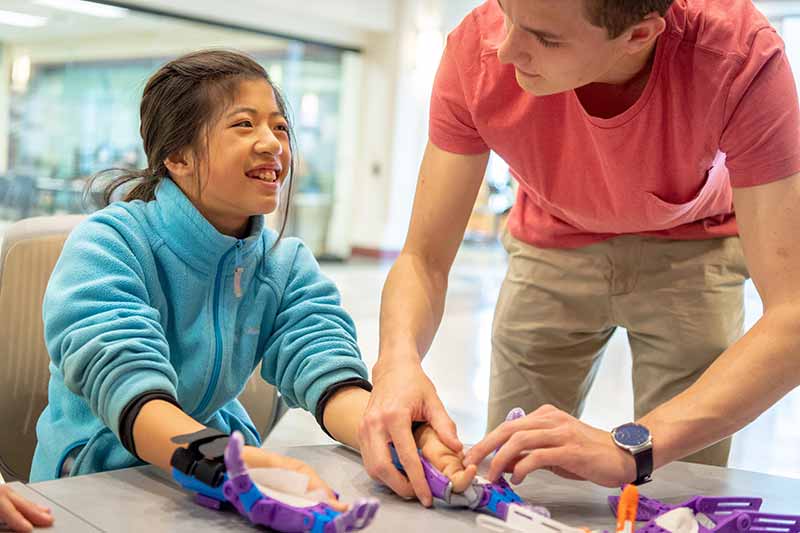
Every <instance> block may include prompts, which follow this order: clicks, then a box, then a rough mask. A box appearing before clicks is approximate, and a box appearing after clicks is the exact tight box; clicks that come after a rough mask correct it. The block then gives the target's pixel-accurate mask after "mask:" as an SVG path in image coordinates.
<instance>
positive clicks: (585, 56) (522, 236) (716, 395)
mask: <svg viewBox="0 0 800 533" xmlns="http://www.w3.org/2000/svg"><path fill="white" fill-rule="evenodd" d="M489 150H494V151H495V152H497V153H498V154H499V155H500V156H502V157H503V159H504V160H505V161H506V162H508V163H509V165H510V167H511V170H512V173H513V175H514V176H515V178H516V179H517V181H518V182H519V190H520V192H519V195H518V198H517V202H516V204H515V206H514V208H513V210H512V213H511V216H510V219H509V223H508V232H507V234H506V235H505V237H504V243H505V246H506V248H507V250H508V252H509V256H510V257H509V267H508V274H507V276H506V280H505V282H504V284H503V287H502V289H501V292H500V297H499V301H498V304H497V309H496V313H495V318H494V327H493V339H492V345H493V353H492V375H491V392H490V398H489V427H490V429H491V428H495V427H496V426H498V425H499V427H496V429H494V430H493V431H491V432H490V433H489V434H488V435H487V436H486V437H485V438H484V440H483V441H482V442H481V443H479V444H478V445H477V446H475V447H474V448H473V449H472V450H471V451H470V452H469V453H468V454H467V456H466V463H475V462H478V461H480V460H481V459H482V458H483V457H485V456H486V455H488V454H489V453H490V452H491V451H492V450H494V448H495V447H496V446H499V445H503V449H502V451H501V452H500V453H499V454H498V455H497V456H496V457H495V458H494V460H493V461H492V466H491V470H490V472H489V475H490V476H492V477H494V476H497V475H499V474H500V473H501V472H503V471H513V473H514V476H513V478H514V480H515V481H519V480H520V479H522V478H523V477H524V476H525V475H526V474H527V473H529V472H531V471H533V470H535V469H538V468H549V469H551V470H553V471H554V472H556V473H559V474H561V475H563V476H566V477H571V478H581V479H588V480H591V481H594V482H596V483H600V484H603V485H607V486H615V485H616V486H618V485H620V484H622V483H627V482H631V481H634V480H637V481H639V482H643V481H645V480H646V479H647V478H648V475H649V473H650V471H651V470H652V469H653V468H654V467H656V468H657V467H658V466H661V465H663V464H665V463H668V462H671V461H674V460H678V459H681V458H684V457H687V456H689V455H690V454H693V453H695V452H698V451H700V450H703V449H704V448H706V449H705V450H704V451H702V452H700V453H699V454H698V455H694V456H692V457H691V459H692V460H696V461H702V462H707V463H711V464H719V465H724V464H725V462H726V461H727V455H728V448H729V440H724V439H726V438H727V437H729V436H730V435H731V434H733V433H734V432H735V431H737V430H738V429H740V428H742V427H743V426H744V425H746V424H747V423H748V422H750V421H751V420H753V419H754V418H755V417H757V416H758V415H759V414H760V413H761V412H763V411H764V410H765V409H766V408H767V407H769V406H770V405H772V404H773V403H774V402H776V401H777V400H778V399H780V398H781V397H782V396H783V395H785V394H786V393H787V392H788V391H790V390H791V389H792V388H794V387H795V386H797V385H798V384H800V362H799V361H800V337H798V336H797V335H796V329H797V324H798V322H800V277H798V276H796V275H795V273H796V272H797V270H798V267H800V242H798V240H797V239H796V236H795V235H794V231H795V228H798V227H800V113H799V112H798V105H797V92H796V88H795V85H794V81H793V77H792V73H791V71H790V68H789V64H788V62H787V59H786V56H785V54H784V50H783V43H782V41H781V40H780V38H779V37H778V35H777V34H776V32H775V30H774V29H773V28H771V27H770V25H769V23H768V22H767V20H766V19H765V18H764V17H763V16H762V15H761V14H760V13H759V12H758V11H756V9H755V7H754V5H753V4H752V2H751V0H675V2H674V3H673V2H672V1H671V0H488V1H487V2H486V3H485V4H483V5H482V6H480V7H478V8H477V9H475V10H474V11H473V12H472V13H470V14H469V15H468V16H467V17H466V18H465V19H464V21H463V22H462V23H461V24H460V25H459V27H458V28H456V30H455V31H454V32H453V33H452V34H451V35H450V38H449V40H448V45H447V48H446V50H445V53H444V57H443V58H442V61H441V64H440V67H439V73H438V75H437V79H436V83H435V87H434V91H433V98H432V104H431V116H430V141H429V144H428V147H427V150H426V153H425V156H424V159H423V161H422V165H421V170H420V177H419V183H418V186H417V193H416V198H415V202H414V210H413V214H412V220H411V224H410V229H409V233H408V237H407V241H406V244H405V247H404V249H403V251H402V253H401V255H400V257H399V258H398V260H397V262H396V263H395V265H394V267H393V268H392V271H391V273H390V275H389V278H388V279H387V282H386V285H385V287H384V291H383V301H382V309H381V346H380V358H379V361H378V363H377V364H376V365H375V368H374V369H373V379H374V385H375V388H374V391H373V394H372V398H371V400H370V406H369V408H368V411H367V415H366V416H365V418H364V421H363V422H362V424H361V428H360V432H361V441H362V450H363V456H364V461H365V466H366V468H367V471H368V472H369V473H370V475H372V476H373V477H375V478H376V479H380V480H382V481H383V482H385V483H386V484H388V485H389V486H390V487H391V488H392V489H394V490H395V491H396V492H398V493H399V494H401V495H405V496H413V495H416V496H417V497H418V498H419V499H420V500H421V501H422V502H423V503H424V504H426V505H428V504H430V502H431V498H430V492H429V491H428V489H427V486H426V483H425V481H424V477H423V475H422V470H421V468H420V466H419V463H418V460H417V459H416V454H415V450H414V448H413V439H412V437H411V431H410V429H409V428H410V427H411V422H412V421H414V420H427V421H429V422H430V423H431V425H432V426H433V427H434V428H435V429H436V431H437V432H438V433H439V435H440V436H441V437H442V439H443V440H444V442H445V443H446V444H447V445H448V446H451V447H452V448H453V449H456V450H458V449H460V447H461V444H460V443H459V441H458V438H457V436H456V431H455V426H454V424H453V422H452V421H451V420H450V418H449V417H448V415H447V414H446V412H445V410H444V408H443V407H442V403H441V401H440V400H439V398H438V397H437V395H436V392H435V389H434V387H433V384H432V383H431V382H430V380H429V379H428V378H427V376H426V375H425V374H424V372H423V371H422V369H421V365H420V360H421V358H422V356H423V355H424V354H425V352H426V351H427V350H428V348H429V346H430V344H431V341H432V339H433V336H434V334H435V332H436V329H437V327H438V324H439V322H440V320H441V317H442V310H443V306H444V297H445V292H446V288H447V276H448V273H449V269H450V266H451V264H452V261H453V258H454V256H455V254H456V251H457V249H458V247H459V244H460V243H461V240H462V236H463V232H464V228H465V226H466V223H467V220H468V217H469V215H470V212H471V209H472V206H473V204H474V201H475V198H476V195H477V192H478V189H479V187H480V184H481V180H482V178H483V175H484V171H485V168H486V162H487V158H488V152H489ZM734 206H735V209H734ZM739 235H741V241H740V238H739ZM745 258H746V260H747V265H745ZM748 267H749V274H748ZM748 275H752V277H753V280H754V281H755V284H756V286H757V288H758V290H759V293H760V294H761V297H762V299H763V301H764V315H763V317H762V318H761V320H759V322H758V323H757V324H756V325H755V326H754V327H753V328H752V329H751V330H750V331H749V332H748V333H747V334H746V335H744V336H743V337H741V335H742V323H743V316H744V313H743V283H744V281H745V279H746V278H747V277H748ZM617 326H623V327H625V328H626V329H627V331H628V336H629V340H630V344H631V349H632V353H633V372H634V375H633V383H634V393H635V402H636V409H635V410H636V418H637V420H638V422H639V424H640V425H638V426H632V427H631V426H626V427H625V428H623V429H625V430H627V431H623V430H620V431H619V432H617V433H616V434H615V435H614V436H613V437H612V435H609V433H608V432H606V431H602V430H599V429H596V428H592V427H590V426H588V425H586V424H583V423H581V422H580V421H579V420H577V419H576V418H575V417H577V416H579V415H580V412H581V409H582V406H583V400H584V398H585V395H586V392H587V391H588V389H589V386H590V385H591V382H592V379H593V377H594V370H595V369H596V364H597V362H598V360H599V357H600V355H601V354H602V352H603V350H604V348H605V346H606V343H607V342H608V339H609V338H610V336H611V334H612V333H613V331H614V329H615V328H616V327H617ZM740 337H741V338H740ZM515 406H521V407H523V408H524V409H525V410H526V411H527V412H529V413H530V414H529V415H528V416H527V417H525V418H523V419H520V420H517V421H514V422H511V423H505V424H501V422H502V421H503V417H504V416H505V414H506V412H507V411H508V410H509V409H510V408H512V407H515ZM388 441H392V442H394V444H395V446H396V447H397V449H398V452H399V456H400V459H401V461H402V463H403V464H404V466H405V469H406V471H407V472H408V473H409V479H410V482H409V481H407V480H406V479H405V478H403V477H402V476H400V475H399V474H398V473H397V472H396V471H395V470H394V469H393V468H391V463H390V460H389V455H388V451H387V449H386V443H387V442H388ZM720 441H721V442H720ZM715 443H718V444H716V445H714V444H715ZM711 445H714V446H711ZM708 446H711V447H710V448H707V447H708ZM523 452H527V453H525V454H524V455H523Z"/></svg>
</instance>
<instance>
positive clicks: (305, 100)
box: [0, 0, 344, 253]
mask: <svg viewBox="0 0 800 533" xmlns="http://www.w3.org/2000/svg"><path fill="white" fill-rule="evenodd" d="M8 3H9V4H10V5H9V6H8V7H6V4H7V3H4V8H3V9H4V10H6V9H9V10H12V11H13V12H15V13H18V14H20V15H24V16H26V17H29V18H28V19H25V18H24V17H23V18H22V19H21V21H20V20H18V21H16V22H17V23H19V24H23V25H22V26H20V25H12V24H9V23H3V22H2V21H3V20H4V19H0V71H2V73H3V76H2V80H3V82H2V83H0V85H2V87H0V226H1V225H5V224H8V223H10V222H12V221H14V220H17V219H20V218H24V217H29V216H36V215H47V214H55V213H72V212H83V211H84V210H85V209H84V206H83V203H82V190H83V187H84V185H85V183H86V180H87V178H88V177H89V176H91V175H92V174H93V173H95V172H98V171H100V170H104V169H107V168H109V167H138V168H143V167H145V166H146V164H147V163H146V158H145V154H144V152H143V150H142V146H141V138H140V137H139V101H140V98H141V93H142V89H143V88H144V85H145V83H146V81H147V79H148V77H149V76H150V75H151V74H152V73H153V72H154V71H155V70H156V69H157V68H158V67H159V66H160V65H161V64H163V63H164V62H166V61H167V60H169V59H171V58H174V57H176V56H178V55H180V54H182V53H185V52H188V51H192V50H197V49H201V48H210V47H225V48H234V49H239V50H244V51H246V52H248V53H250V54H251V55H253V56H254V57H255V58H256V59H257V60H258V61H259V62H260V63H262V64H263V65H264V66H265V67H266V68H267V70H268V72H269V73H270V75H271V76H272V77H273V79H274V81H275V82H276V83H277V84H278V86H279V87H281V89H282V90H283V92H284V94H285V95H286V97H287V100H288V102H289V105H290V108H291V111H292V115H293V117H294V120H295V127H296V133H297V137H298V145H299V158H298V164H297V169H298V173H297V175H296V180H295V199H294V202H295V204H296V205H297V209H292V210H291V211H290V220H289V228H288V229H289V232H290V233H298V232H302V231H311V230H312V229H314V231H316V233H317V234H316V235H301V237H305V238H306V240H308V241H309V245H311V246H312V249H315V251H316V252H318V253H319V252H323V251H324V250H323V249H322V248H324V228H325V227H326V224H327V222H328V220H327V219H328V218H329V217H330V212H331V209H330V205H331V199H332V197H333V192H334V191H333V189H334V181H335V180H334V175H335V169H336V160H337V154H338V150H339V145H338V144H339V143H338V139H339V130H338V128H339V124H340V122H341V121H340V118H341V117H340V116H339V113H340V98H341V93H342V91H343V88H342V79H343V60H342V59H343V53H344V51H343V50H341V49H338V48H335V47H332V46H331V47H329V46H325V45H320V44H309V43H305V42H302V41H299V40H291V39H286V38H278V37H272V36H268V35H264V34H258V33H254V32H248V31H244V30H236V29H230V28H223V27H217V26H213V25H206V24H200V23H196V22H188V21H185V20H181V19H176V18H172V17H166V16H156V15H153V14H147V13H140V12H136V11H132V10H125V9H121V10H112V11H111V12H110V13H105V14H87V13H74V12H69V11H63V10H60V9H58V8H55V7H50V5H52V3H51V4H50V5H41V4H39V3H38V2H28V1H22V0H19V1H17V0H14V1H11V2H8ZM97 5H99V4H97ZM101 7H109V6H101ZM6 22H7V21H6ZM24 24H27V26H24ZM293 207H294V206H293ZM310 219H313V220H310Z"/></svg>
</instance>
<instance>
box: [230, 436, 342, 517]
mask: <svg viewBox="0 0 800 533" xmlns="http://www.w3.org/2000/svg"><path fill="white" fill-rule="evenodd" d="M243 458H244V462H245V463H246V464H247V466H248V467H250V468H283V469H285V470H292V471H294V472H299V473H301V474H304V475H306V476H308V488H307V490H308V491H312V490H316V489H322V490H323V491H324V492H325V494H327V496H328V499H327V501H326V503H327V504H328V505H330V506H331V507H332V508H333V509H335V510H337V511H339V512H344V511H347V509H348V508H349V506H348V505H347V504H344V503H342V502H340V501H339V500H338V499H337V498H336V495H335V494H334V493H333V491H332V490H331V488H330V487H329V486H328V485H327V484H326V483H325V482H324V481H322V478H321V477H319V475H318V474H317V473H316V472H315V471H314V469H313V468H311V467H310V466H308V465H307V464H305V463H304V462H303V461H300V460H299V459H294V458H293V457H287V456H285V455H280V454H277V453H273V452H268V451H266V450H264V449H262V448H256V447H253V446H245V447H244V453H243Z"/></svg>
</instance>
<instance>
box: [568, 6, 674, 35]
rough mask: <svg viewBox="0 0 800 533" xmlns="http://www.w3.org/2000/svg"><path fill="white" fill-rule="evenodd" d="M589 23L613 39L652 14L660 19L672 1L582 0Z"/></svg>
mask: <svg viewBox="0 0 800 533" xmlns="http://www.w3.org/2000/svg"><path fill="white" fill-rule="evenodd" d="M584 2H585V7H586V16H587V18H588V19H589V22H591V23H592V24H594V25H595V26H600V27H601V28H605V29H606V30H608V37H609V38H610V39H615V38H617V37H619V36H620V35H622V33H623V32H624V31H625V30H627V29H628V28H630V27H631V26H633V25H634V24H636V23H637V22H641V21H642V20H643V19H644V18H645V17H646V16H647V15H649V14H650V13H653V12H657V13H659V14H660V15H661V16H662V17H663V16H664V14H666V12H667V10H668V9H669V6H671V5H672V2H673V0H584Z"/></svg>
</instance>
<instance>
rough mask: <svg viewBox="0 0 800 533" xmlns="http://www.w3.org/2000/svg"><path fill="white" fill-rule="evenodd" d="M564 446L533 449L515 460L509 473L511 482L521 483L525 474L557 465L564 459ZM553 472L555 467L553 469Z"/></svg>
mask: <svg viewBox="0 0 800 533" xmlns="http://www.w3.org/2000/svg"><path fill="white" fill-rule="evenodd" d="M565 452H566V448H564V447H563V446H562V447H559V448H540V449H538V450H533V451H531V452H530V453H528V455H527V456H526V457H524V458H523V459H521V460H520V461H519V462H517V465H516V466H515V467H514V471H513V473H512V475H511V482H512V483H514V484H515V485H516V484H519V483H522V481H523V480H524V479H525V476H527V475H528V474H530V473H531V472H533V471H535V470H539V469H540V468H548V467H551V468H552V467H559V466H560V465H561V463H562V462H563V460H564V456H565ZM554 473H555V469H554Z"/></svg>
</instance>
